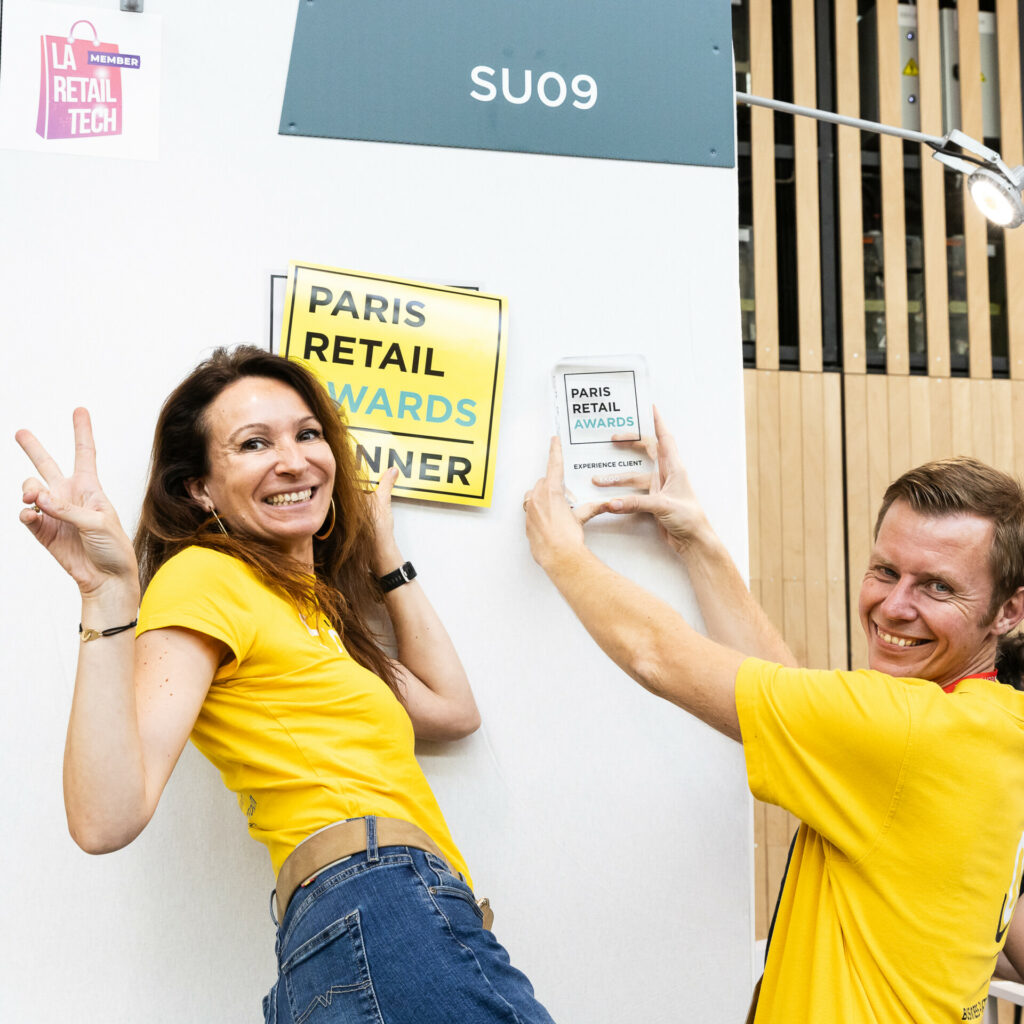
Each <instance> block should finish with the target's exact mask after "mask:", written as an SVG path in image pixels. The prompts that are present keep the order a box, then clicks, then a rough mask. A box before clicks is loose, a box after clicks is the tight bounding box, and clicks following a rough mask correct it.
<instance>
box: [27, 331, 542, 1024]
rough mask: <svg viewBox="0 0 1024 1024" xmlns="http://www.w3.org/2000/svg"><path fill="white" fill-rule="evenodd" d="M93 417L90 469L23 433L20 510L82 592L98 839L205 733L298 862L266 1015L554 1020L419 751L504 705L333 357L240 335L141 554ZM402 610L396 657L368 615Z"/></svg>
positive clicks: (211, 374) (169, 418)
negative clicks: (446, 613)
mask: <svg viewBox="0 0 1024 1024" xmlns="http://www.w3.org/2000/svg"><path fill="white" fill-rule="evenodd" d="M74 427H75V470H74V473H73V474H72V476H70V477H68V478H65V477H63V476H62V474H61V472H60V470H59V468H58V467H57V465H56V463H55V462H54V460H53V459H52V458H51V457H50V456H49V455H48V454H47V452H46V451H45V450H44V449H43V447H42V446H41V445H40V443H39V442H38V441H37V440H36V438H35V437H34V436H33V435H32V434H30V433H29V432H28V431H19V433H18V435H17V440H18V442H19V444H20V445H21V446H22V448H23V449H24V450H25V452H26V454H27V455H28V456H29V458H30V459H31V460H32V462H33V464H34V465H35V467H36V469H37V470H38V472H39V474H40V476H41V477H42V481H45V483H44V482H42V481H40V480H38V479H30V480H28V481H26V483H25V485H24V488H23V499H24V501H25V503H26V504H27V505H28V506H30V507H29V508H26V509H23V510H22V512H21V521H22V522H23V523H24V524H25V525H26V526H27V527H28V529H29V530H30V531H31V532H32V533H33V534H34V535H35V536H36V538H37V539H38V540H39V541H40V543H42V544H43V545H44V546H45V547H46V548H47V549H48V550H49V551H50V553H51V554H52V555H53V556H54V558H56V559H57V561H58V562H59V563H60V564H61V566H62V567H63V568H64V569H65V570H66V571H67V572H68V573H69V575H70V576H71V577H72V578H73V579H74V581H75V582H76V583H77V584H78V586H79V589H80V591H81V595H82V621H81V627H80V628H81V630H82V644H81V652H80V655H79V662H78V674H77V678H76V682H75V694H74V699H73V702H72V708H71V718H70V723H69V726H68V737H67V747H66V750H65V760H64V793H65V805H66V808H67V815H68V825H69V828H70V831H71V834H72V836H73V837H74V839H75V841H76V842H77V843H78V844H79V845H80V846H81V847H82V848H83V849H85V850H88V851H89V852H92V853H102V852H107V851H110V850H116V849H119V848H121V847H123V846H125V845H126V844H127V843H130V842H131V841H132V840H133V839H134V838H135V837H136V836H137V835H138V834H139V832H141V831H142V829H143V828H144V827H145V825H146V824H147V822H148V821H149V820H150V818H151V817H152V815H153V812H154V810H155V809H156V805H157V802H158V800H159V798H160V794H161V792H162V790H163V788H164V785H165V784H166V782H167V779H168V777H169V776H170V774H171V771H172V769H173V767H174V764H175V763H176V761H177V759H178V757H179V755H180V753H181V750H182V748H183V747H184V744H185V741H186V740H187V739H188V738H189V736H190V735H191V736H192V739H193V742H194V743H195V744H196V746H197V747H199V749H200V750H201V751H202V752H203V753H204V754H205V755H206V756H207V757H208V758H209V759H210V760H211V761H212V762H213V763H214V764H215V765H216V766H217V767H218V768H219V769H220V771H221V774H222V776H223V778H224V781H225V783H226V784H227V786H228V787H229V788H230V789H232V790H233V791H234V792H235V793H236V794H237V796H238V800H239V804H240V806H241V808H242V810H243V812H244V813H245V814H246V816H247V818H248V825H249V830H250V832H251V833H252V834H253V836H254V838H256V839H258V840H260V841H261V842H264V843H265V844H266V845H267V848H268V851H269V853H270V857H271V861H272V864H273V867H274V871H275V873H276V875H277V889H276V899H275V907H276V912H277V920H278V922H279V926H278V934H277V954H278V966H279V976H278V981H277V983H276V984H275V985H274V987H273V988H272V989H271V991H270V993H269V994H268V996H267V997H266V998H265V999H264V1015H265V1018H266V1020H267V1021H269V1022H282V1024H283V1022H286V1021H287V1022H295V1024H300V1022H302V1024H305V1022H307V1021H308V1022H309V1024H317V1022H324V1024H326V1022H330V1021H346V1022H348V1021H358V1022H362V1021H373V1022H379V1024H384V1022H385V1021H386V1022H387V1024H402V1022H408V1024H431V1022H433V1021H437V1022H441V1021H445V1022H450V1021H458V1022H477V1021H480V1022H484V1021H486V1022H491V1021H503V1022H504V1021H517V1022H535V1021H536V1022H547V1024H550V1021H551V1018H550V1017H549V1016H548V1014H547V1012H546V1011H545V1010H544V1008H543V1007H542V1006H541V1005H540V1004H539V1003H538V1002H537V1001H536V1000H535V999H534V997H533V990H532V988H531V986H530V983H529V981H528V980H527V979H526V978H525V977H524V976H523V975H522V974H521V973H520V972H518V971H516V970H515V969H514V968H513V967H512V966H511V965H510V963H509V960H508V955H507V954H506V952H505V950H504V949H503V948H502V947H501V945H500V944H499V943H498V942H497V941H496V940H495V939H494V938H493V936H492V934H491V932H490V931H489V930H487V928H486V927H485V926H484V920H483V917H484V911H485V910H486V907H485V906H480V905H478V903H477V901H476V900H475V898H474V897H473V894H472V891H471V889H470V888H469V885H468V884H467V880H466V874H467V872H466V867H465V864H464V862H463V860H462V856H461V854H460V853H459V851H458V849H457V847H456V846H455V844H454V842H453V841H452V838H451V835H450V834H449V832H448V828H447V826H446V825H445V822H444V819H443V818H442V816H441V812H440V810H439V808H438V806H437V803H436V801H435V800H434V797H433V794H432V793H431V792H430V789H429V787H428V785H427V782H426V780H425V778H424V777H423V774H422V772H421V770H420V768H419V766H418V764H417V763H416V761H415V757H414V750H413V743H414V734H415V736H421V737H425V738H429V739H454V738H458V737H461V736H465V735H467V734H468V733H470V732H472V731H473V730H474V729H476V728H477V726H478V725H479V714H478V712H477V709H476V704H475V702H474V700H473V695H472V692H471V690H470V687H469V683H468V680H467V679H466V675H465V672H464V670H463V668H462V665H461V664H460V662H459V658H458V655H457V654H456V652H455V649H454V647H453V645H452V642H451V640H450V639H449V637H448V634H447V633H446V632H445V629H444V627H443V626H442V624H441V622H440V620H439V618H438V617H437V614H436V613H435V612H434V610H433V608H432V607H431V606H430V603H429V602H428V601H427V598H426V596H425V595H424V593H423V591H422V590H421V588H420V586H419V584H418V583H416V582H414V581H413V577H414V575H415V570H414V569H412V567H411V566H410V564H409V563H408V562H404V561H403V558H402V555H401V554H400V552H399V550H398V547H397V545H396V543H395V539H394V536H393V530H392V518H391V501H390V496H391V488H392V486H393V484H394V481H395V477H396V475H397V471H395V470H391V471H389V472H388V473H387V474H385V476H384V477H383V479H382V480H381V483H380V486H379V487H378V488H377V489H376V491H374V492H373V493H372V494H370V495H367V494H364V493H363V491H362V489H361V487H360V481H359V478H358V476H357V474H356V467H355V461H354V455H353V451H352V446H351V445H350V443H349V440H348V437H347V435H346V431H345V428H344V425H343V424H342V422H341V420H340V418H339V416H338V414H337V410H336V408H335V406H334V404H333V402H332V401H331V400H330V398H329V397H328V396H327V394H326V393H325V392H324V390H323V389H322V388H321V387H320V385H319V384H318V383H317V382H316V380H315V378H314V377H313V376H312V374H310V373H309V371H307V370H306V369H305V368H304V367H302V366H300V365H298V364H296V363H293V362H289V361H287V360H284V359H280V358H278V357H276V356H273V355H270V354H269V353H266V352H263V351H261V350H259V349H255V348H245V347H243V348H238V349H236V350H234V351H233V352H227V351H226V350H224V349H218V350H217V351H216V352H215V353H214V354H213V355H212V356H211V358H210V359H208V360H206V361H205V362H203V363H201V364H200V365H199V366H198V367H197V368H196V369H195V370H194V371H193V372H192V373H191V374H190V375H189V376H188V377H187V378H186V379H185V380H184V381H183V382H182V383H181V384H180V385H179V386H178V388H177V389H176V390H175V391H174V392H173V393H172V394H171V396H170V397H169V398H168V399H167V401H166V402H165V404H164V408H163V410H162V411H161V414H160V418H159V420H158V423H157V428H156V436H155V439H154V443H153V457H152V469H151V473H150V480H149V484H148V486H147V489H146V496H145V500H144V503H143V508H142V517H141V521H140V524H139V529H138V533H137V535H136V538H135V545H134V551H133V548H132V545H131V543H130V542H129V540H128V537H127V536H126V535H125V533H124V531H123V529H122V528H121V525H120V523H119V522H118V518H117V515H116V513H115V512H114V509H113V508H112V507H111V506H110V504H109V502H108V501H107V499H106V497H105V496H104V494H103V492H102V490H101V488H100V486H99V482H98V480H97V477H96V467H95V450H94V446H93V439H92V431H91V426H90V423H89V417H88V413H87V412H86V411H85V410H84V409H78V410H76V411H75V414H74ZM140 576H141V589H142V590H144V595H143V597H142V605H141V608H139V595H140ZM382 595H383V597H382ZM381 600H383V602H384V604H385V606H386V609H387V612H388V614H389V616H390V618H391V622H392V624H393V626H394V632H395V639H396V643H397V653H398V658H397V660H392V659H391V658H389V657H388V656H387V655H386V654H385V653H384V652H383V651H382V650H381V648H380V646H379V645H378V643H377V641H376V639H375V637H374V633H373V631H372V630H371V628H370V625H369V623H368V621H367V613H368V611H369V610H370V609H371V607H372V605H373V604H374V603H375V602H378V603H379V602H380V601H381ZM136 609H138V615H137V619H138V622H137V623H136V621H135V620H136ZM136 625H137V629H135V628H133V627H136Z"/></svg>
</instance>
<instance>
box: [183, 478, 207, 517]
mask: <svg viewBox="0 0 1024 1024" xmlns="http://www.w3.org/2000/svg"><path fill="white" fill-rule="evenodd" d="M185 490H187V491H188V493H189V497H190V498H191V499H192V500H193V501H194V502H195V503H196V504H197V505H198V506H199V507H200V508H201V509H202V510H203V511H204V512H212V511H213V508H214V505H213V499H212V498H211V497H210V492H209V491H208V490H207V489H206V484H204V483H203V481H202V480H186V481H185Z"/></svg>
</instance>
